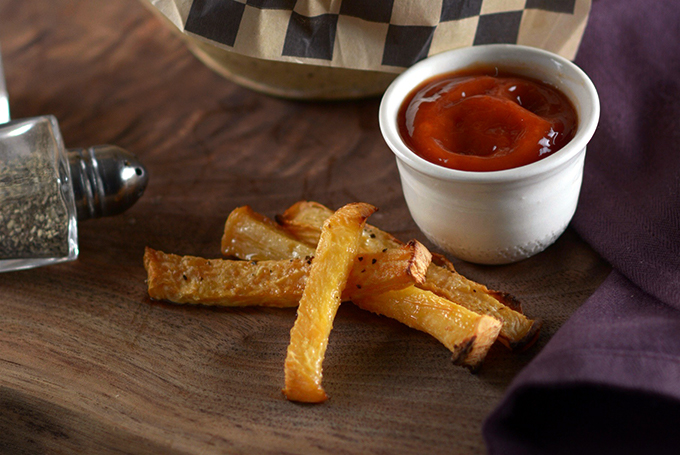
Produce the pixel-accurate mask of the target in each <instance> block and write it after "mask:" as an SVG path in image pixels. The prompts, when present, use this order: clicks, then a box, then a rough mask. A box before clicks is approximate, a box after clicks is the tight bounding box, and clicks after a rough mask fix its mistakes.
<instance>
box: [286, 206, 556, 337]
mask: <svg viewBox="0 0 680 455" xmlns="http://www.w3.org/2000/svg"><path fill="white" fill-rule="evenodd" d="M331 213H333V212H332V211H331V210H330V209H329V208H327V207H325V206H323V205H322V204H319V203H317V202H310V201H300V202H297V203H295V204H293V205H292V206H291V207H289V208H288V209H287V210H286V211H285V212H284V213H283V214H282V215H279V216H277V218H276V220H277V221H278V223H279V224H280V225H282V226H283V227H285V228H286V230H288V231H289V232H290V233H291V234H292V235H293V236H294V237H298V236H299V237H298V238H300V239H301V240H302V239H304V241H305V242H307V244H309V245H311V244H312V243H311V242H313V240H314V238H315V234H314V233H315V232H316V233H317V234H316V235H317V236H318V232H320V227H321V223H323V221H324V220H325V219H326V218H328V216H329V215H330V214H331ZM400 243H401V242H400V241H399V240H397V239H396V238H394V237H393V236H392V235H391V234H389V233H387V232H384V231H382V230H380V229H378V228H376V227H374V226H371V225H369V224H367V225H366V226H365V227H364V232H363V235H362V246H361V247H362V249H363V250H364V251H377V250H380V249H382V248H390V247H394V246H395V245H399V244H400ZM419 287H421V288H422V289H425V290H429V291H432V292H433V293H435V294H437V295H439V296H441V297H444V298H446V299H449V300H452V301H453V302H455V303H457V304H459V305H462V306H463V307H465V308H468V309H470V310H472V311H474V312H477V313H480V314H486V315H488V316H492V317H495V318H497V319H499V320H500V321H501V322H502V323H503V327H502V328H501V331H500V336H499V341H501V343H503V344H504V345H506V346H508V347H509V348H511V349H513V350H520V349H524V348H526V347H528V346H530V345H531V344H532V343H533V342H534V341H535V340H536V338H537V337H538V333H539V331H540V328H541V325H542V322H541V321H540V320H532V319H529V318H527V317H526V316H524V315H523V314H522V313H520V312H519V311H516V310H515V309H513V308H517V309H520V308H521V306H520V305H519V304H518V302H517V300H516V299H514V298H512V297H511V296H509V295H508V294H505V293H501V292H498V291H492V290H489V289H488V288H487V287H486V286H484V285H482V284H480V283H476V282H474V281H472V280H469V279H467V278H465V277H464V276H462V275H460V274H459V273H457V272H456V271H455V269H454V268H453V265H452V264H451V263H450V262H449V261H447V260H446V259H445V258H443V257H441V256H439V255H434V257H433V262H432V264H430V268H429V270H428V273H427V279H426V280H425V283H423V284H422V285H419ZM506 304H509V305H506Z"/></svg>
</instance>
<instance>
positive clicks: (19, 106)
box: [0, 0, 609, 454]
mask: <svg viewBox="0 0 680 455" xmlns="http://www.w3.org/2000/svg"><path fill="white" fill-rule="evenodd" d="M0 43H2V53H3V57H4V63H5V69H6V77H7V84H8V89H9V92H10V105H11V110H12V116H13V118H22V117H32V116H38V115H43V114H53V115H55V116H56V117H57V118H58V119H59V121H60V124H61V128H62V133H63V136H64V139H65V141H66V143H67V145H68V146H69V147H80V146H88V145H94V144H98V143H113V144H116V145H119V146H122V147H124V148H127V149H128V150H130V151H132V152H134V153H135V154H137V155H138V156H139V157H140V158H141V160H142V161H143V162H144V164H145V165H146V166H147V168H148V170H149V173H150V179H151V180H150V184H149V187H148V189H147V191H146V194H145V195H144V197H143V198H142V200H141V201H140V202H139V203H138V204H137V205H136V206H135V207H133V208H132V209H131V210H129V211H128V212H127V213H125V214H124V215H121V216H118V217H114V218H109V219H100V220H93V221H88V222H85V223H82V224H81V225H80V248H81V253H80V258H79V259H78V260H77V261H76V262H73V263H68V264H63V265H57V266H51V267H45V268H41V269H34V270H29V271H22V272H14V273H5V274H0V314H1V316H0V452H2V453H12V454H21V453H31V454H34V453H98V454H102V453H104V454H108V453H116V454H119V453H135V454H213V453H332V454H338V453H344V454H350V453H362V454H363V453H390V454H399V453H483V452H484V443H483V440H482V436H481V426H482V423H483V421H484V419H485V417H486V416H487V415H488V413H489V412H491V411H492V410H493V409H494V407H495V406H496V405H497V404H498V403H499V401H500V399H501V397H502V396H503V393H504V391H505V390H506V388H507V386H508V385H509V383H510V382H511V381H512V379H513V377H514V376H515V375H516V374H517V373H518V372H519V371H520V370H521V369H522V367H523V366H525V365H526V364H527V363H528V362H529V361H530V360H531V359H532V358H533V357H534V356H535V355H536V353H537V352H538V351H539V350H540V349H541V347H542V346H543V345H544V344H545V343H546V342H547V341H548V339H549V338H550V336H551V335H552V334H553V333H555V331H556V330H557V329H558V328H559V326H560V325H561V324H562V323H563V322H564V321H565V320H566V319H567V318H568V317H569V316H570V314H571V313H572V312H573V311H574V310H575V309H576V308H577V307H578V306H579V305H580V304H581V303H582V302H583V301H584V300H585V299H586V298H587V297H588V296H589V295H590V294H591V293H592V292H593V290H594V289H595V288H596V287H597V286H598V285H599V283H600V282H601V281H602V280H603V279H604V277H605V276H606V274H607V273H608V271H609V268H608V266H607V265H606V264H605V263H604V262H603V261H602V260H601V259H600V258H598V256H597V255H596V254H595V253H593V252H592V251H591V250H590V249H589V247H588V246H587V245H585V244H584V243H583V242H582V241H581V240H580V239H579V238H578V237H577V235H576V234H574V233H573V232H572V231H571V230H568V231H567V232H566V233H565V234H564V235H563V236H562V237H561V238H560V239H559V240H558V242H557V243H556V244H555V245H554V246H552V247H550V248H549V249H548V250H547V251H545V252H544V253H542V254H540V255H538V256H536V257H534V258H532V259H529V260H526V261H523V262H520V263H518V264H514V265H509V266H502V267H482V266H475V265H472V264H467V263H464V262H460V261H455V260H454V263H455V265H456V267H457V269H458V270H459V272H461V273H463V274H464V275H467V276H468V277H470V278H472V279H475V280H477V281H480V282H482V283H485V284H487V285H488V286H489V287H492V288H496V289H502V290H505V291H509V292H511V293H513V294H515V295H516V296H517V297H519V298H520V299H521V300H522V301H523V302H524V307H525V311H526V313H527V314H529V315H530V316H534V317H540V318H542V319H544V321H545V325H544V328H543V331H542V334H541V338H540V339H539V341H538V343H537V345H535V346H534V347H533V348H532V349H530V350H529V351H527V352H524V353H521V354H512V353H510V352H509V351H507V350H506V349H505V348H503V347H502V346H494V347H493V348H492V350H491V352H490V354H489V356H488V357H487V359H486V362H485V364H484V366H483V367H482V369H481V371H480V372H479V373H477V374H476V375H473V374H470V373H469V372H468V371H467V370H464V369H462V368H458V367H454V366H452V365H451V364H450V362H449V353H448V351H447V350H446V349H445V348H444V347H443V346H441V345H440V344H439V343H437V342H436V341H435V340H434V339H432V338H430V337H429V336H428V335H425V334H423V333H420V332H416V331H414V330H411V329H408V328H406V327H405V326H402V325H400V324H399V323H396V322H394V321H392V320H388V319H386V318H382V317H378V316H374V315H372V314H368V313H365V312H363V311H361V310H359V309H358V308H356V307H354V306H353V305H351V304H349V303H348V304H344V305H342V307H341V309H340V311H339V313H338V316H337V319H336V322H335V327H334V330H333V332H332V334H331V339H330V344H329V349H328V352H327V356H326V360H325V363H324V373H325V374H324V385H325V388H326V390H327V392H328V393H329V394H330V396H331V399H330V400H329V401H327V402H326V403H325V404H322V405H316V406H308V405H299V404H293V403H290V402H287V401H286V400H285V399H284V397H283V395H282V393H281V388H282V385H283V359H284V357H285V352H286V346H287V343H288V333H289V330H290V327H291V326H292V324H293V321H294V319H295V311H294V310H292V309H288V310H281V309H258V308H247V309H214V308H207V307H187V306H178V305H171V304H165V303H158V302H152V301H150V300H149V299H148V297H147V295H146V285H145V275H146V274H145V271H144V268H143V265H142V254H143V251H144V246H145V245H149V246H152V247H154V248H157V249H161V250H164V251H166V252H173V253H178V254H193V255H199V256H206V257H219V240H220V236H221V233H222V228H223V223H224V220H225V219H226V217H227V215H228V213H229V212H230V211H231V210H232V209H234V208H235V207H237V206H240V205H245V204H249V205H251V206H252V207H253V208H254V209H255V210H257V211H260V212H262V213H264V214H266V215H268V216H273V215H275V214H276V213H280V212H281V211H283V209H284V208H285V207H287V206H288V205H290V204H292V203H293V202H295V201H298V200H301V199H310V200H316V201H319V202H322V203H324V204H326V205H328V206H331V207H334V208H336V207H339V206H340V205H342V204H344V203H347V202H350V201H358V200H361V201H366V202H370V203H373V204H375V205H377V206H378V207H379V208H380V211H379V212H378V213H377V214H375V215H374V216H373V217H372V218H371V222H372V223H373V224H375V225H377V226H379V227H381V228H383V229H386V230H389V231H392V232H393V233H395V235H397V236H398V237H399V238H401V239H403V240H408V239H409V238H417V239H419V240H421V241H423V242H424V243H425V244H426V245H428V246H431V245H430V244H428V243H427V242H426V241H425V239H424V237H423V236H422V234H421V233H420V232H419V231H418V230H417V228H416V227H415V225H414V223H413V221H412V220H411V218H410V216H409V213H408V210H407V208H406V206H405V203H404V200H403V197H402V193H401V188H400V184H399V180H398V174H397V168H396V165H395V162H394V158H393V156H392V154H391V153H390V151H389V150H388V148H387V146H386V145H385V144H384V142H383V141H382V138H381V136H380V132H379V129H378V123H377V111H378V104H379V100H377V99H370V100H363V101H351V102H333V103H307V102H295V101H289V100H283V99H276V98H272V97H269V96H266V95H263V94H259V93H255V92H253V91H250V90H248V89H244V88H242V87H239V86H237V85H235V84H233V83H231V82H228V81H226V80H224V79H222V78H220V77H219V76H217V75H216V74H215V73H213V72H212V71H211V70H209V69H208V68H206V67H205V66H203V65H202V64H201V63H200V62H199V61H198V60H196V59H195V58H194V57H193V56H192V55H191V54H190V53H189V52H188V51H187V50H186V49H185V47H184V45H183V44H182V42H181V41H180V40H179V39H178V38H177V37H176V36H175V35H174V34H173V33H172V32H171V31H169V30H168V29H167V28H166V27H165V26H164V25H163V24H162V23H161V22H160V21H159V20H158V19H157V18H156V17H155V16H154V15H153V14H151V13H150V12H149V10H147V9H146V8H145V7H144V6H142V5H141V4H140V3H138V2H137V1H136V0H119V1H116V2H76V1H68V0H52V1H49V2H47V1H41V2H27V1H19V0H2V1H0Z"/></svg>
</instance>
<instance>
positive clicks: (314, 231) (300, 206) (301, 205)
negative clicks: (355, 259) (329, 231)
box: [276, 201, 403, 251]
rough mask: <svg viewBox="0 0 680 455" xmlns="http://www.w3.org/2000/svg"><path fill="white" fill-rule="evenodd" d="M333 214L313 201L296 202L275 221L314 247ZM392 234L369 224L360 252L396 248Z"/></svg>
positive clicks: (400, 243) (396, 243)
mask: <svg viewBox="0 0 680 455" xmlns="http://www.w3.org/2000/svg"><path fill="white" fill-rule="evenodd" d="M332 214H333V211H332V210H331V209H329V208H328V207H326V206H324V205H322V204H319V203H318V202H313V201H300V202H296V203H295V204H293V205H292V206H290V207H289V208H288V209H286V211H285V212H283V214H282V215H278V216H277V217H276V221H277V222H278V223H279V224H280V225H281V226H283V227H284V228H285V230H286V231H288V232H290V233H291V234H292V235H293V236H294V237H295V238H296V239H298V240H300V241H302V242H305V243H306V244H307V245H310V246H312V247H314V246H316V244H317V242H318V241H319V234H320V233H321V226H323V223H324V221H326V219H327V218H328V217H329V216H331V215H332ZM402 244H403V242H401V241H399V240H398V239H397V238H396V237H394V236H393V235H392V234H390V233H388V232H385V231H381V230H380V229H378V228H375V227H373V226H371V225H369V224H366V225H365V226H364V231H363V232H362V234H361V245H360V247H359V249H360V250H361V251H381V250H383V249H384V248H396V247H398V246H399V245H402Z"/></svg>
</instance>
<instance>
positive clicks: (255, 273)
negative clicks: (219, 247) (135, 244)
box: [144, 247, 309, 307]
mask: <svg viewBox="0 0 680 455" xmlns="http://www.w3.org/2000/svg"><path fill="white" fill-rule="evenodd" d="M144 267H145V268H146V271H147V275H148V280H147V281H148V286H149V297H151V298H152V299H156V300H168V301H170V302H174V303H192V304H203V305H224V306H247V305H261V306H272V307H294V306H297V304H298V301H299V300H300V297H301V296H302V291H303V289H304V286H305V280H306V278H307V274H308V273H309V264H308V263H307V262H306V261H304V260H301V259H297V260H292V261H291V260H287V261H260V262H254V261H252V262H250V261H229V260H224V259H204V258H199V257H194V256H178V255H176V254H166V253H163V252H161V251H156V250H153V249H151V248H148V247H147V248H146V251H145V252H144Z"/></svg>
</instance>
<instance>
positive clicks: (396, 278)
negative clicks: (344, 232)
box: [342, 240, 432, 300]
mask: <svg viewBox="0 0 680 455" xmlns="http://www.w3.org/2000/svg"><path fill="white" fill-rule="evenodd" d="M431 259H432V255H431V254H430V251H429V250H428V249H427V248H425V246H424V245H423V244H422V243H420V242H418V241H417V240H411V241H410V242H409V243H407V244H406V245H402V246H401V247H399V248H390V249H385V250H384V251H381V252H379V253H360V254H359V255H357V257H356V259H355V260H354V264H353V267H352V272H351V273H350V275H349V278H348V279H347V286H346V287H345V291H344V292H343V294H342V295H343V300H353V299H355V298H360V297H362V296H365V295H374V294H380V293H383V292H386V291H391V290H396V289H403V288H405V287H408V286H411V285H413V284H416V283H423V282H424V281H425V275H426V274H427V270H428V267H429V265H430V261H431Z"/></svg>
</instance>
